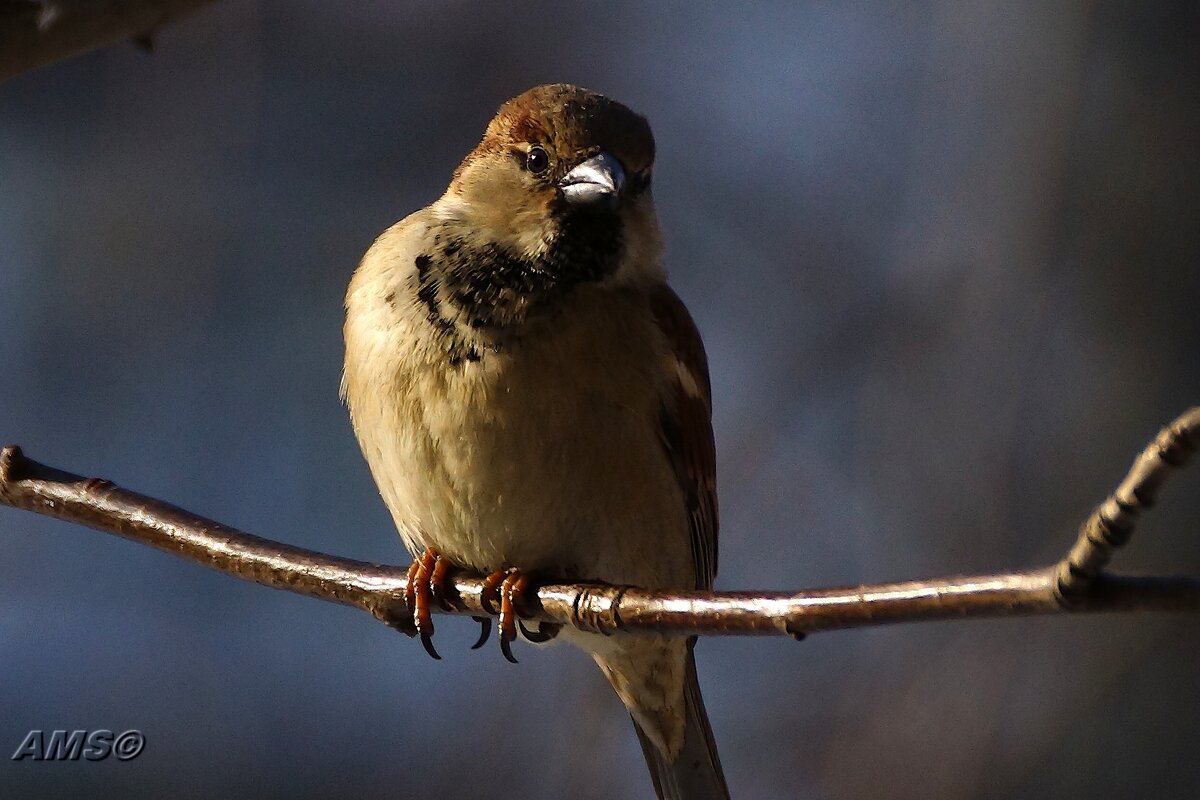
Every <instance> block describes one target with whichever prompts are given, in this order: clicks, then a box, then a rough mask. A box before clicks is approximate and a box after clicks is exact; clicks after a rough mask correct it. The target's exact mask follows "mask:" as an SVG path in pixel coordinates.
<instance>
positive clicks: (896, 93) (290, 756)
mask: <svg viewBox="0 0 1200 800" xmlns="http://www.w3.org/2000/svg"><path fill="white" fill-rule="evenodd" d="M1198 37H1200V10H1198V8H1197V6H1196V5H1195V4H1191V3H1175V4H1151V3H1117V2H1094V3H1072V2H1058V3H1037V2H1027V3H1019V4H1018V3H1006V4H992V3H978V2H955V1H954V0H941V1H940V2H939V1H936V0H935V1H934V2H918V3H888V4H882V3H881V4H795V3H780V4H777V5H770V4H759V5H755V6H754V7H744V6H743V7H738V8H736V9H734V8H733V7H726V6H721V7H718V6H717V5H716V4H711V5H709V6H705V7H700V6H699V5H688V4H641V3H639V4H633V3H615V4H604V5H601V4H582V3H579V4H560V3H550V2H545V3H526V4H521V5H520V6H518V7H510V6H507V5H502V4H468V3H461V2H442V3H392V2H383V1H382V0H377V1H376V2H366V1H359V2H353V3H335V4H331V3H320V2H312V1H309V2H303V3H283V2H267V1H265V0H264V1H262V2H253V1H252V0H223V2H219V3H217V4H216V5H214V6H212V7H211V8H208V9H205V10H202V11H200V12H198V13H196V14H194V15H192V16H189V17H186V18H184V19H182V20H181V21H179V22H178V23H176V24H174V25H172V26H170V27H169V28H167V29H165V30H163V31H162V32H161V33H160V34H159V36H158V37H157V40H156V46H155V52H154V53H153V55H146V54H145V53H142V52H140V51H138V50H137V49H136V48H135V47H134V46H132V45H130V44H124V45H118V46H114V47H111V48H108V49H105V50H102V51H98V52H94V53H91V54H88V55H84V56H81V57H78V58H75V59H72V60H69V61H65V62H62V63H59V64H56V65H53V66H50V67H48V68H45V69H42V70H38V71H35V72H31V73H27V74H24V75H21V76H18V77H16V78H14V79H12V80H10V81H8V82H5V83H3V84H0V376H2V377H0V380H2V381H3V391H2V392H0V441H2V442H6V443H7V442H12V443H18V444H20V445H22V446H23V447H24V448H25V450H26V452H27V453H28V454H29V455H30V456H31V457H33V458H35V459H38V460H40V461H44V462H46V463H49V464H53V465H55V466H59V467H62V468H64V469H68V470H72V471H75V472H79V473H83V474H86V475H102V476H105V477H108V478H110V479H112V480H115V481H116V482H118V483H120V484H122V485H124V486H127V487H129V488H132V489H135V490H137V491H140V492H143V493H146V494H149V495H153V496H155V497H160V498H163V499H166V500H169V501H171V502H174V503H176V504H179V505H182V506H183V507H185V508H188V509H190V510H193V511H196V512H198V513H202V514H205V515H208V516H211V517H214V518H216V519H219V520H221V521H223V522H226V523H228V524H232V525H235V526H238V527H241V528H243V529H245V530H249V531H251V532H254V533H257V534H259V535H262V536H267V537H270V538H274V539H279V540H283V541H287V542H290V543H293V544H297V545H302V546H305V547H311V548H316V549H320V550H324V551H328V552H333V553H338V554H340V555H344V556H350V557H354V558H360V559H367V560H375V561H381V562H387V563H402V562H404V561H406V558H407V556H406V554H405V553H404V552H403V550H402V546H401V544H400V541H399V538H398V537H397V535H396V534H395V532H394V529H393V527H392V524H391V522H390V519H389V517H388V514H387V512H386V511H385V509H384V506H383V503H382V502H381V501H380V499H379V497H378V495H377V493H376V490H375V487H374V485H373V484H372V482H371V479H370V476H369V474H368V472H367V468H366V465H365V463H364V462H363V460H362V458H361V456H360V455H359V452H358V450H357V446H356V444H355V441H354V438H353V436H352V433H351V430H350V426H349V423H348V421H347V418H346V413H345V410H344V409H343V408H342V407H341V405H340V404H339V402H338V397H337V386H338V379H339V372H340V365H341V320H342V308H341V303H342V296H343V292H344V288H345V285H346V283H347V281H348V279H349V277H350V273H351V271H352V270H353V269H354V267H355V265H356V263H357V259H358V258H359V256H360V255H361V254H362V253H363V251H365V250H366V248H367V247H368V245H370V243H371V241H372V239H373V238H374V237H375V236H376V235H377V234H378V233H379V232H380V231H381V230H383V229H384V228H385V227H386V226H388V225H389V224H391V223H392V222H393V221H394V220H396V219H399V218H400V217H403V216H405V215H406V214H408V213H409V212H411V211H413V210H415V209H417V208H419V207H421V206H423V205H425V204H427V203H428V202H430V201H431V200H433V199H434V198H436V197H437V196H438V195H439V194H440V193H441V191H442V190H443V188H444V187H445V185H446V183H447V182H448V180H449V177H450V173H451V171H452V170H453V168H454V167H455V166H456V164H457V163H458V160H459V159H460V158H461V157H462V156H463V155H464V154H465V153H466V152H467V151H468V150H469V149H470V148H471V147H472V146H473V145H474V144H475V143H476V141H477V140H478V137H479V136H480V134H481V133H482V130H483V127H484V125H485V124H486V122H487V120H488V119H489V118H490V117H491V115H492V113H493V111H494V110H495V108H496V107H497V106H498V105H499V104H500V103H501V102H502V101H504V100H505V99H507V98H508V97H510V96H512V95H515V94H517V93H519V92H520V91H522V90H524V89H526V88H528V87H529V86H532V85H534V84H537V83H543V82H552V81H570V82H575V83H579V84H581V85H584V86H587V87H589V88H593V89H596V90H598V91H602V92H605V93H607V94H610V95H612V96H614V97H616V98H618V99H620V100H622V101H623V102H625V103H627V104H628V105H630V106H632V107H633V108H635V109H637V110H639V111H641V112H643V113H644V114H646V115H647V116H648V117H649V119H650V121H651V123H652V124H653V126H654V130H655V133H656V136H657V139H658V144H659V153H660V156H659V162H658V168H657V170H656V177H655V193H656V196H657V202H658V207H659V209H660V214H661V218H662V223H663V227H664V231H665V237H666V241H667V248H668V250H667V262H668V267H669V269H670V271H671V273H672V280H673V283H674V285H675V287H676V288H677V290H678V291H679V293H680V295H681V296H682V297H683V298H684V299H685V301H686V302H687V303H688V305H689V306H690V308H691V310H692V312H693V314H694V316H695V317H696V319H697V322H698V323H699V326H700V328H701V330H702V332H703V334H704V337H705V340H706V342H707V346H708V351H709V358H710V361H711V364H712V371H713V384H714V393H715V405H716V408H715V428H716V436H717V443H718V450H719V453H720V472H719V482H720V494H721V510H722V515H723V520H722V531H721V545H722V553H721V574H720V575H719V576H718V579H717V585H718V587H719V588H723V589H751V588H761V589H787V588H801V587H813V586H825V585H839V584H853V583H859V582H874V581H883V580H892V579H910V578H921V577H930V576H935V575H946V574H954V573H971V572H988V571H1002V570H1010V569H1017V568H1026V567H1031V566H1036V565H1041V564H1045V563H1049V562H1050V561H1051V560H1053V559H1055V558H1057V557H1058V556H1059V555H1060V554H1061V553H1062V552H1063V551H1064V549H1065V548H1066V546H1067V545H1068V543H1069V542H1070V541H1071V539H1072V536H1073V534H1074V528H1075V526H1076V525H1077V524H1078V523H1079V522H1080V521H1081V520H1082V519H1083V518H1084V516H1085V515H1086V514H1087V512H1088V511H1089V510H1090V508H1091V506H1092V505H1093V504H1094V503H1096V502H1097V501H1099V500H1100V499H1102V498H1103V497H1104V496H1105V495H1106V494H1107V493H1108V492H1109V491H1110V490H1111V489H1112V488H1113V487H1114V486H1115V484H1116V482H1117V481H1118V480H1119V479H1120V477H1121V476H1122V475H1123V474H1124V471H1125V470H1126V468H1127V467H1128V465H1129V463H1130V461H1131V459H1132V457H1133V456H1134V454H1135V453H1136V451H1137V450H1139V449H1140V448H1141V447H1142V446H1143V444H1144V443H1145V442H1146V441H1147V440H1148V439H1149V438H1150V437H1151V436H1152V435H1153V434H1154V433H1155V432H1156V431H1157V429H1158V427H1159V426H1160V425H1162V424H1163V423H1165V422H1167V421H1168V420H1169V419H1171V418H1172V417H1173V416H1174V415H1175V414H1177V413H1178V412H1180V411H1182V410H1183V409H1184V408H1186V407H1187V406H1189V405H1191V404H1194V403H1196V402H1197V401H1200V369H1198V366H1200V307H1198V302H1197V301H1198V300H1200V225H1198V224H1197V217H1198V211H1200V197H1198V187H1200V156H1198V154H1200V60H1198V59H1197V58H1196V42H1197V41H1198ZM1198 489H1200V472H1197V471H1196V469H1195V468H1193V470H1192V471H1191V472H1187V473H1184V474H1182V475H1180V476H1178V477H1177V479H1176V480H1175V481H1174V482H1173V483H1172V484H1171V485H1170V486H1169V487H1168V489H1167V491H1166V493H1165V497H1164V500H1163V502H1162V503H1161V506H1160V508H1159V509H1157V510H1156V511H1155V512H1154V513H1153V514H1152V515H1150V516H1148V517H1147V518H1146V520H1145V522H1144V525H1143V526H1142V528H1141V529H1140V530H1139V531H1138V534H1137V535H1136V536H1135V537H1134V541H1133V543H1132V545H1131V546H1130V548H1129V549H1128V551H1127V552H1124V553H1122V554H1121V556H1120V557H1119V559H1118V563H1119V565H1120V566H1121V567H1122V568H1126V569H1133V570H1147V571H1158V572H1191V573H1196V572H1198V571H1200V539H1198V538H1197V536H1196V520H1197V518H1198V516H1200V490H1198ZM0 553H2V554H3V555H2V556H0V756H2V757H0V794H3V795H4V796H5V797H34V796H65V797H79V796H123V797H155V798H157V797H162V796H172V797H180V798H186V797H212V796H226V797H234V796H255V797H290V798H304V797H312V798H316V797H329V796H343V795H346V796H353V795H363V796H366V795H370V796H391V797H413V798H423V797H438V798H470V797H483V796H494V795H503V796H509V797H522V798H548V799H549V798H642V797H649V796H651V791H650V785H649V778H648V776H647V773H646V772H645V769H644V766H643V764H642V760H641V754H640V752H639V749H638V746H637V744H636V740H635V738H634V735H633V731H632V727H631V726H630V724H629V721H628V718H627V717H626V715H625V714H624V712H623V711H622V709H621V707H620V704H619V702H618V701H617V699H616V697H615V696H614V695H613V694H612V692H611V690H610V689H609V688H608V686H607V684H606V683H605V682H604V680H603V679H602V677H601V676H600V674H599V672H598V671H597V670H596V669H595V668H594V666H593V665H592V664H591V662H590V660H588V659H587V658H585V657H584V656H583V655H582V654H580V653H577V652H574V651H572V650H570V649H568V648H567V647H565V646H564V647H559V646H551V647H547V648H540V649H534V648H532V647H529V646H523V647H522V648H521V649H520V651H519V652H518V657H519V658H520V659H521V663H520V665H519V666H515V667H514V666H511V665H509V664H507V663H505V662H504V661H503V660H502V659H501V657H500V655H499V654H498V653H497V652H495V651H494V649H493V648H492V647H488V648H486V649H485V650H484V651H481V652H469V651H468V650H467V647H468V645H469V644H470V642H471V641H473V638H474V634H475V632H476V628H475V626H474V624H472V623H470V622H469V621H466V620H458V621H446V622H444V623H439V636H440V639H439V645H438V646H439V648H440V650H441V652H442V653H443V655H444V656H445V659H444V660H443V661H441V662H434V661H432V660H430V659H429V658H428V657H426V656H425V654H424V653H423V652H422V650H421V648H420V646H419V645H418V644H416V643H414V642H412V641H410V640H408V639H406V638H405V637H402V636H398V635H396V634H395V633H393V632H391V631H389V630H388V629H386V628H384V627H383V626H381V625H379V624H378V623H377V622H375V621H374V620H372V619H370V618H368V617H367V616H366V615H364V614H361V613H358V612H354V611H351V610H348V609H344V608H341V607H337V606H333V605H330V604H326V603H321V602H317V601H314V600H309V599H305V598H301V597H296V596H291V595H288V594H285V593H283V592H276V591H271V590H268V589H265V588H262V587H259V586H256V585H253V584H249V583H243V582H240V581H237V580H234V579H232V578H228V577H225V576H223V575H220V574H217V573H213V572H209V571H207V570H204V569H203V568H200V567H198V566H195V565H193V564H190V563H185V562H183V561H181V560H178V559H176V558H173V557H170V556H168V555H165V554H163V553H160V552H157V551H153V550H150V549H148V548H146V547H142V546H139V545H135V544H132V543H130V542H126V541H123V540H120V539H116V538H113V537H110V536H106V535H103V534H100V533H96V532H93V531H90V530H86V529H83V528H79V527H74V526H71V525H68V524H65V523H59V522H55V521H51V520H48V519H45V518H41V517H38V516H35V515H32V514H28V513H25V512H18V511H14V510H12V509H0ZM698 654H699V662H700V675H701V682H702V684H703V687H704V692H705V696H706V698H707V701H708V707H709V711H710V713H711V715H712V718H713V724H714V727H715V730H716V735H717V739H718V742H719V745H720V749H721V752H722V756H723V760H724V764H725V770H726V772H727V775H728V778H729V783H730V786H731V788H732V790H733V793H734V795H735V797H738V798H793V797H804V798H830V799H838V800H840V799H841V798H878V797H891V798H1039V797H1071V796H1087V797H1091V798H1125V797H1132V796H1142V797H1156V798H1185V797H1195V796H1197V795H1198V794H1200V763H1198V761H1197V759H1196V751H1197V746H1198V745H1200V670H1198V669H1197V655H1198V654H1200V626H1198V625H1197V623H1196V619H1195V618H1194V617H1185V616H1171V615H1128V616H1109V617H1087V618H1082V617H1076V618H1057V619H1024V620H1023V619H1013V620H1003V621H976V622H959V623H937V624H921V625H910V626H904V627H896V628H887V629H875V630H864V631H855V632H843V633H829V634H822V635H819V636H814V637H811V638H810V639H809V640H808V641H805V642H804V643H801V644H797V643H795V642H791V641H785V640H782V639H779V640H736V639H716V638H710V639H706V640H705V641H703V642H702V643H701V645H700V647H699V649H698ZM31 728H42V729H47V730H49V729H54V728H67V729H73V728H110V729H113V730H116V731H121V730H124V729H126V728H138V729H141V730H142V731H144V732H145V734H146V738H147V745H146V749H145V752H144V753H143V754H142V755H141V756H140V757H139V758H138V759H137V760H136V761H132V762H127V763H119V762H116V761H115V760H111V759H110V760H109V761H105V762H102V763H88V762H79V763H34V762H29V761H23V762H20V763H16V762H12V761H10V760H8V754H9V753H10V752H12V751H13V750H15V749H16V747H17V746H18V745H19V744H20V742H21V740H22V739H23V737H24V736H25V734H26V733H27V732H28V731H29V730H30V729H31ZM3 748H8V750H7V751H5V750H3Z"/></svg>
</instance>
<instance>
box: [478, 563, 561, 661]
mask: <svg viewBox="0 0 1200 800" xmlns="http://www.w3.org/2000/svg"><path fill="white" fill-rule="evenodd" d="M533 588H534V587H533V584H532V583H531V581H530V580H529V576H528V575H526V574H525V573H524V572H522V571H521V570H519V569H517V568H516V567H509V568H508V569H502V570H498V571H496V572H493V573H492V574H491V575H488V576H487V577H486V578H484V580H483V604H484V608H486V609H487V610H488V611H490V612H492V613H493V614H495V613H497V610H498V611H499V615H500V619H499V620H498V621H497V623H496V630H497V631H498V633H499V637H500V652H501V653H503V654H504V657H505V658H506V659H508V660H509V661H510V662H512V663H513V664H516V663H517V659H516V658H515V657H514V656H513V654H512V643H513V642H514V641H515V640H516V638H517V633H518V631H519V632H520V633H521V635H522V636H524V637H525V638H526V639H527V640H528V641H530V642H533V643H535V644H539V643H541V642H548V641H550V640H551V639H553V638H554V637H555V636H557V635H558V630H559V628H560V627H561V626H559V625H554V624H552V623H543V622H539V623H538V626H537V630H536V631H531V630H529V629H528V628H526V627H525V624H524V623H523V622H521V620H520V619H519V618H518V617H517V606H519V605H521V604H522V603H523V602H524V598H525V595H526V594H528V593H529V592H530V591H531V590H533ZM476 619H479V620H481V621H482V624H483V626H484V628H483V632H482V633H481V635H480V637H479V641H478V642H476V643H475V647H477V648H478V647H482V646H483V643H484V642H486V641H487V639H488V634H489V633H490V632H491V627H490V625H488V620H487V619H486V618H485V617H476Z"/></svg>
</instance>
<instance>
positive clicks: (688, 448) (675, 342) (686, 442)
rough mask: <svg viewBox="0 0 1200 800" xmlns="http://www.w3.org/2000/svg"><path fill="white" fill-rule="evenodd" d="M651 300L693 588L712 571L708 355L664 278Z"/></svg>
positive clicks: (664, 420)
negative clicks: (662, 349) (663, 353)
mask: <svg viewBox="0 0 1200 800" xmlns="http://www.w3.org/2000/svg"><path fill="white" fill-rule="evenodd" d="M650 302H651V308H652V310H653V312H654V319H655V321H656V322H657V323H658V327H659V329H660V330H661V331H662V333H663V336H664V337H665V338H666V340H667V344H668V346H669V347H670V352H669V354H668V356H667V359H666V361H665V364H664V366H665V368H666V369H668V370H669V373H668V380H667V385H668V387H669V388H668V390H667V392H666V393H665V394H664V396H663V407H662V412H661V432H662V440H663V445H664V446H665V447H666V450H667V457H668V458H669V459H670V461H671V465H672V466H673V467H674V469H675V477H676V478H677V479H678V481H679V486H680V488H681V489H682V490H683V496H684V498H685V501H686V502H687V510H688V526H689V528H690V529H691V534H692V558H693V561H694V563H695V567H696V588H697V589H709V588H712V583H713V578H714V577H716V574H717V451H716V446H715V445H714V443H713V432H712V387H711V386H710V384H709V379H708V360H707V358H705V355H704V343H703V342H702V341H701V340H700V332H699V331H697V330H696V323H694V322H692V318H691V316H690V315H689V314H688V311H687V308H685V307H684V305H683V301H682V300H680V299H679V297H678V295H676V294H675V292H674V291H672V290H671V288H670V287H669V286H666V285H665V284H664V285H662V286H659V287H658V288H656V289H655V290H654V292H653V293H652V295H651V300H650Z"/></svg>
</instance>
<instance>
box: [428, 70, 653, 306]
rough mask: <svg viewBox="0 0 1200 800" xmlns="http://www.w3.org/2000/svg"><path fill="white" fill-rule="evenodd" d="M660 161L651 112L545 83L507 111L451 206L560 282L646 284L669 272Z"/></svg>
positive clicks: (456, 185)
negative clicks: (654, 178)
mask: <svg viewBox="0 0 1200 800" xmlns="http://www.w3.org/2000/svg"><path fill="white" fill-rule="evenodd" d="M653 165H654V136H653V134H652V133H651V132H650V125H649V124H648V123H647V122H646V120H645V118H643V117H642V116H641V115H639V114H636V113H634V112H633V111H631V110H630V109H628V108H626V107H625V106H623V105H621V104H620V103H618V102H616V101H614V100H610V99H608V98H607V97H604V96H603V95H599V94H596V93H594V92H590V91H587V90H586V89H580V88H578V87H576V86H571V85H569V84H553V85H548V86H538V87H535V88H533V89H530V90H529V91H527V92H525V93H524V94H521V95H519V96H518V97H515V98H513V99H512V100H509V101H508V102H507V103H505V104H504V105H502V106H501V107H500V110H499V111H498V112H497V113H496V116H495V117H494V118H493V119H492V121H491V122H490V123H489V124H488V127H487V131H486V132H485V133H484V136H483V140H482V141H481V142H480V143H479V145H478V146H477V147H476V148H475V149H474V150H473V151H471V153H470V154H469V155H467V157H466V158H465V159H464V160H463V162H462V164H461V165H459V167H458V169H457V170H456V171H455V173H454V179H453V181H452V182H451V184H450V188H449V189H448V190H447V192H446V196H445V197H444V198H443V200H444V203H443V206H444V207H445V208H446V209H447V212H448V213H450V214H453V215H458V216H461V218H462V222H463V223H465V227H466V228H467V229H468V230H470V231H471V232H472V234H471V235H472V237H474V238H477V239H479V240H480V241H477V242H476V243H475V244H476V245H477V246H482V247H491V248H495V249H496V250H498V251H500V252H502V253H504V254H505V256H506V257H509V258H513V259H517V260H519V261H522V262H524V263H527V264H530V265H533V268H534V270H535V271H540V272H542V273H545V274H546V277H548V278H552V279H553V280H554V281H555V282H557V283H560V284H563V285H572V284H574V283H579V282H584V281H599V280H606V279H609V278H614V279H616V280H617V281H619V282H620V281H637V280H638V279H639V277H642V276H643V274H644V273H650V272H654V271H657V270H658V269H659V267H658V255H659V250H660V249H661V244H660V239H659V233H658V222H657V218H656V215H655V212H654V204H653V200H652V199H651V196H650V176H651V170H652V168H653Z"/></svg>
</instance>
